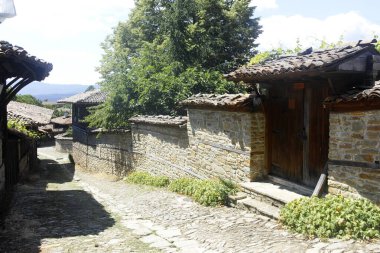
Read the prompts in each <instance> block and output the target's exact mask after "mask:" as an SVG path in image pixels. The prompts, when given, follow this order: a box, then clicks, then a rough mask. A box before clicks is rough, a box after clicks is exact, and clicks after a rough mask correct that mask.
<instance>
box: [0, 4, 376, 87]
mask: <svg viewBox="0 0 380 253" xmlns="http://www.w3.org/2000/svg"><path fill="white" fill-rule="evenodd" d="M14 2H15V5H16V12H17V16H16V17H14V18H11V19H8V20H5V22H4V23H2V24H0V35H1V39H2V40H7V41H9V42H11V43H12V44H15V45H19V46H22V47H24V48H25V49H26V50H27V51H28V52H30V53H31V54H33V55H36V56H38V57H40V58H42V59H45V60H47V61H50V62H52V63H53V65H54V69H53V71H52V72H51V75H50V76H49V77H48V78H47V79H46V80H45V82H46V83H59V84H94V83H97V82H98V81H99V80H100V76H99V74H98V73H97V72H96V71H95V68H96V66H98V65H99V60H100V58H101V54H102V49H101V48H100V43H101V42H102V41H104V39H105V37H106V36H107V35H108V34H110V33H111V32H112V27H114V26H116V25H117V23H118V21H123V20H126V19H127V18H128V13H129V11H130V9H131V8H133V6H134V3H133V0H14ZM252 5H255V6H257V10H256V12H255V16H256V17H257V16H258V17H260V18H261V20H260V23H261V25H262V26H263V33H262V34H261V35H260V37H259V38H258V40H257V42H258V43H260V46H259V49H260V50H267V49H271V48H273V47H278V46H282V47H289V48H292V47H294V45H295V42H296V39H297V38H299V39H300V40H301V44H302V45H303V46H305V47H308V46H311V45H312V46H318V43H319V42H318V41H319V40H321V39H325V40H326V41H328V42H334V41H337V40H338V39H339V37H340V36H341V35H343V37H344V39H345V40H347V41H356V40H359V39H369V38H371V37H372V36H373V35H374V34H378V35H380V15H379V10H380V1H378V0H361V1H360V0H252Z"/></svg>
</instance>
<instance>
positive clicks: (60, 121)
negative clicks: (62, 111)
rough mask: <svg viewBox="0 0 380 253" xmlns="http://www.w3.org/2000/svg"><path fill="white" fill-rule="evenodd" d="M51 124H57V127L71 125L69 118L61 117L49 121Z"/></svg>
mask: <svg viewBox="0 0 380 253" xmlns="http://www.w3.org/2000/svg"><path fill="white" fill-rule="evenodd" d="M50 122H51V123H54V124H59V125H71V124H72V118H71V116H62V117H57V118H54V119H51V121H50Z"/></svg>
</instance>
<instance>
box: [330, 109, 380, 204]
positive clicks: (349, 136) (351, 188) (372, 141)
mask: <svg viewBox="0 0 380 253" xmlns="http://www.w3.org/2000/svg"><path fill="white" fill-rule="evenodd" d="M329 159H330V160H340V161H352V162H356V163H354V164H357V166H342V165H331V164H330V165H329V171H328V191H329V193H332V194H342V195H345V196H350V197H366V198H369V199H371V200H372V201H374V202H375V203H378V204H380V170H379V169H370V168H365V167H363V166H362V167H360V163H364V164H368V165H373V164H375V163H377V162H378V161H380V111H376V110H374V111H365V112H364V111H360V112H344V113H343V112H341V113H338V112H331V113H330V143H329Z"/></svg>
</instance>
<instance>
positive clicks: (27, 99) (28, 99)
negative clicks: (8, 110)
mask: <svg viewBox="0 0 380 253" xmlns="http://www.w3.org/2000/svg"><path fill="white" fill-rule="evenodd" d="M13 100H14V101H17V102H20V103H25V104H30V105H38V106H43V105H42V101H41V100H39V99H37V98H35V97H33V96H32V95H16V96H15V97H14V99H13Z"/></svg>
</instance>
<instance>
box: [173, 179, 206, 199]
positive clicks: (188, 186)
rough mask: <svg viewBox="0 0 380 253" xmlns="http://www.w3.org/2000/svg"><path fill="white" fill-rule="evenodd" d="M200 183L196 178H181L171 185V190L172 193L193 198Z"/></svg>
mask: <svg viewBox="0 0 380 253" xmlns="http://www.w3.org/2000/svg"><path fill="white" fill-rule="evenodd" d="M199 181H200V180H199V179H195V178H188V177H183V178H179V179H176V180H174V181H172V182H171V183H170V184H169V190H170V191H172V192H176V193H180V194H184V195H188V196H192V195H193V194H194V192H195V188H196V187H197V184H198V182H199Z"/></svg>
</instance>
